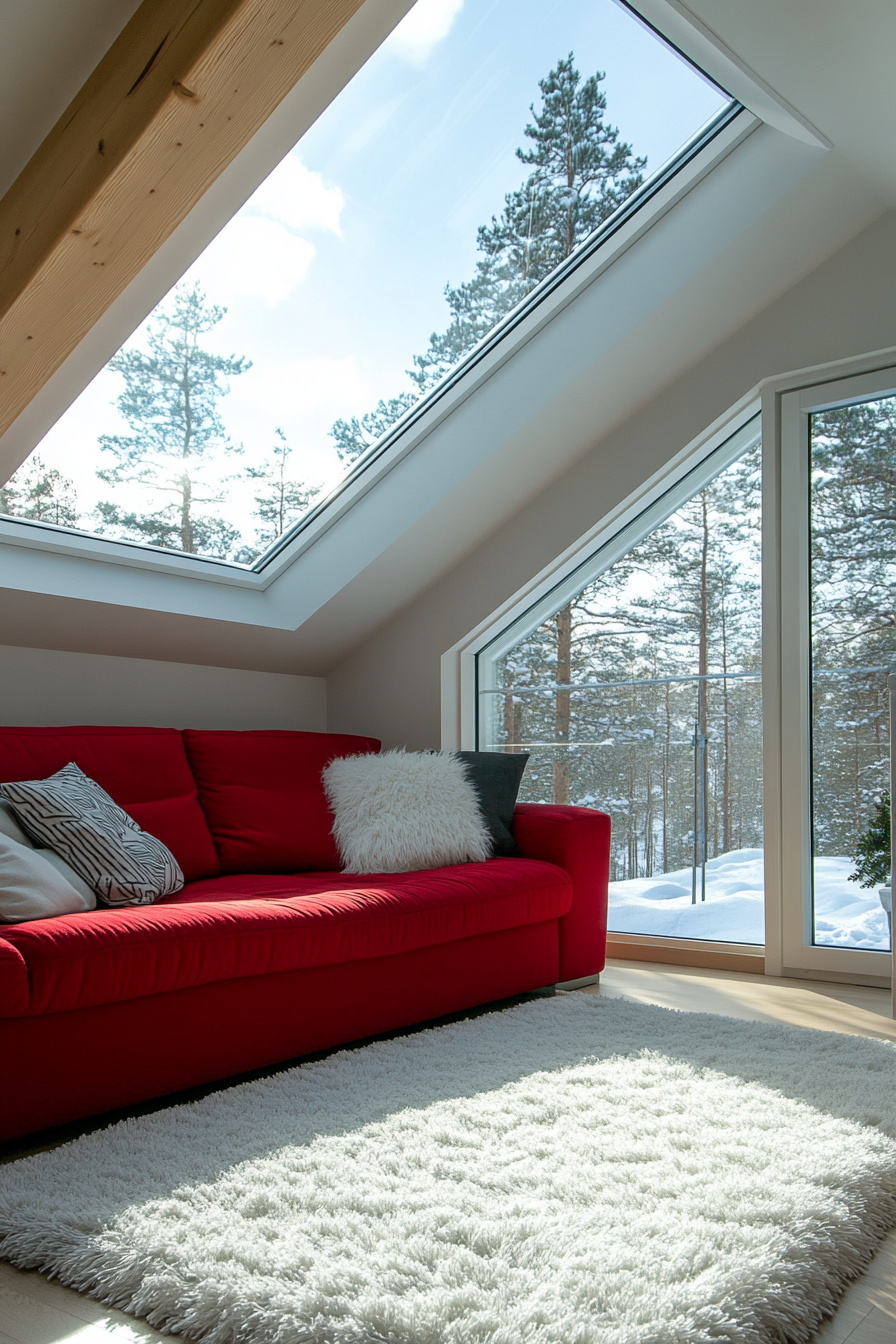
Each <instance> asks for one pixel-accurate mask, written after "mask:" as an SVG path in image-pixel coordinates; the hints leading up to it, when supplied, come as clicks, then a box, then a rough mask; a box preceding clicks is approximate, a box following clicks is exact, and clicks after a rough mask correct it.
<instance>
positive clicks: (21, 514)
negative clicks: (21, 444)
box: [0, 453, 78, 527]
mask: <svg viewBox="0 0 896 1344" xmlns="http://www.w3.org/2000/svg"><path fill="white" fill-rule="evenodd" d="M0 513H5V514H7V515H8V516H9V517H11V518H30V519H32V520H34V521H35V522H41V523H55V524H56V526H57V527H77V526H78V496H77V491H76V490H75V484H74V481H71V480H69V478H68V477H67V476H63V475H62V472H61V471H57V469H56V468H55V467H47V466H46V465H45V464H44V461H43V459H42V457H41V456H40V454H39V453H32V455H31V457H29V458H28V460H27V461H26V462H24V463H23V464H22V466H21V467H19V469H18V471H17V472H16V473H15V475H14V476H13V477H12V479H11V480H10V481H8V482H7V484H6V485H4V486H0Z"/></svg>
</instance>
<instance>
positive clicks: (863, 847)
mask: <svg viewBox="0 0 896 1344" xmlns="http://www.w3.org/2000/svg"><path fill="white" fill-rule="evenodd" d="M853 861H854V862H855V865H856V871H855V872H854V873H850V875H849V880H850V882H860V883H861V884H862V886H863V887H887V886H889V885H890V795H889V792H887V793H885V794H884V796H883V798H881V800H880V802H879V803H875V804H874V816H873V818H872V820H871V822H870V823H869V826H868V829H867V831H865V832H864V833H863V834H862V835H861V836H860V837H859V843H858V846H857V852H856V853H855V854H854V855H853Z"/></svg>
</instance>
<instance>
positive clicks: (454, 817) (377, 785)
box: [323, 751, 492, 873]
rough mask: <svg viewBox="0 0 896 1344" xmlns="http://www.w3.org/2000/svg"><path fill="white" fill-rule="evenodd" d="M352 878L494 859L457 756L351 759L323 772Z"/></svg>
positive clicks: (393, 753)
mask: <svg viewBox="0 0 896 1344" xmlns="http://www.w3.org/2000/svg"><path fill="white" fill-rule="evenodd" d="M323 783H324V789H325V791H326V794H327V798H328V799H329V802H330V806H331V808H332V809H333V812H334V814H335V818H336V820H335V822H334V825H333V834H334V836H335V837H336V843H337V845H338V846H339V853H340V854H341V856H342V863H343V868H344V870H345V872H347V873H407V872H414V871H416V870H417V869H421V868H441V867H443V866H444V865H446V864H451V863H467V862H469V861H472V862H474V863H481V862H483V861H484V860H485V859H487V858H489V857H490V856H491V852H492V845H491V838H490V836H489V833H488V831H487V830H486V827H485V823H484V821H483V818H482V813H481V812H480V810H479V802H478V799H477V796H476V790H475V789H474V787H473V785H472V784H471V783H470V782H469V780H468V779H467V775H466V771H465V769H464V766H463V764H462V763H461V761H459V760H458V758H457V756H456V755H455V754H454V753H453V752H450V751H428V752H406V751H386V752H383V753H382V755H380V756H372V755H363V756H343V757H339V758H338V759H337V760H335V761H331V762H330V764H329V765H328V766H327V768H326V770H324V772H323Z"/></svg>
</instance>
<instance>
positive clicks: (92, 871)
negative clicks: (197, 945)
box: [0, 761, 184, 905]
mask: <svg viewBox="0 0 896 1344" xmlns="http://www.w3.org/2000/svg"><path fill="white" fill-rule="evenodd" d="M0 793H2V794H3V796H4V798H6V799H7V800H8V801H9V802H10V803H12V805H13V808H14V810H15V813H16V816H17V818H18V820H19V821H20V822H21V823H22V825H23V826H24V827H25V829H26V831H27V832H28V833H29V835H30V836H32V837H34V838H36V839H37V840H38V841H40V843H41V844H43V845H46V846H48V847H49V848H50V849H53V850H55V851H56V853H57V854H59V855H60V856H61V857H62V858H63V859H64V860H65V861H66V863H69V864H71V866H72V868H74V870H75V872H76V873H78V874H80V876H81V877H82V878H83V879H84V881H85V882H87V883H88V885H89V886H90V887H92V889H93V890H94V891H95V892H96V894H97V896H98V897H99V898H100V900H101V901H102V902H103V904H104V905H149V904H151V903H152V902H153V901H155V900H158V898H159V897H160V896H170V895H171V894H172V893H173V892H175V891H180V889H181V887H182V886H183V884H184V876H183V873H182V872H181V870H180V867H179V866H178V863H177V860H176V859H175V857H174V855H173V854H172V853H171V851H170V850H169V849H167V848H166V846H165V845H163V844H162V842H161V840H157V839H156V837H155V836H154V835H150V834H149V833H148V832H147V831H144V830H141V829H140V827H139V826H138V825H137V823H136V821H134V819H133V817H129V816H128V814H127V812H124V811H123V810H122V809H121V808H120V807H119V806H118V804H117V803H115V802H114V801H113V800H112V799H111V798H110V797H109V795H108V793H106V790H105V789H102V788H100V786H99V784H97V783H96V781H95V780H92V779H89V778H88V777H87V775H85V774H84V773H83V771H82V770H80V769H79V768H78V766H77V765H75V763H74V761H70V762H69V764H68V765H66V766H63V768H62V769H61V770H57V772H56V774H55V775H51V776H50V778H49V779H32V780H26V781H17V782H16V783H14V784H13V783H7V784H2V785H0Z"/></svg>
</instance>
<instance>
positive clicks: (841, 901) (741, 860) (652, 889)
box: [608, 849, 890, 951]
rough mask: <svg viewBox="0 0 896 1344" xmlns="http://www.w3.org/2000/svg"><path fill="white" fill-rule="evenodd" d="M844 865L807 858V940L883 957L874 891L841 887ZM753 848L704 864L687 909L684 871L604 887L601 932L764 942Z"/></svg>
mask: <svg viewBox="0 0 896 1344" xmlns="http://www.w3.org/2000/svg"><path fill="white" fill-rule="evenodd" d="M854 867H855V865H854V863H853V861H852V859H842V858H834V859H816V860H815V940H816V942H817V943H821V944H823V945H825V946H828V947H864V948H871V949H873V950H878V951H887V950H888V948H889V946H890V940H889V934H888V931H887V916H886V915H885V913H884V911H883V909H882V907H881V904H880V901H879V900H878V896H877V891H876V890H872V891H868V890H866V889H865V888H864V887H860V886H859V885H858V883H857V882H850V881H848V877H849V874H850V873H851V872H852V871H853V869H854ZM763 889H764V888H763V872H762V850H761V849H738V850H734V851H733V852H732V853H730V854H722V855H720V856H719V858H716V859H710V860H709V862H708V863H707V865H706V900H705V901H703V902H701V901H700V899H699V889H698V893H697V895H698V900H697V904H696V905H692V904H691V870H690V868H682V869H679V871H678V872H674V873H664V874H663V875H662V876H658V877H641V878H634V879H632V880H631V881H630V882H611V883H610V915H609V920H608V927H609V928H610V929H611V930H612V931H613V932H614V933H652V934H662V935H663V936H664V937H666V938H703V939H707V940H709V941H714V942H722V943H761V942H763V941H764V937H765V934H764V927H765V918H764V915H765V912H764V905H763Z"/></svg>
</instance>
